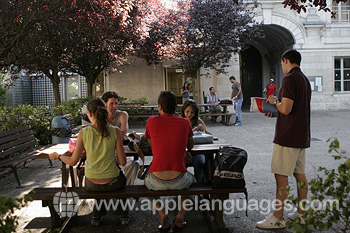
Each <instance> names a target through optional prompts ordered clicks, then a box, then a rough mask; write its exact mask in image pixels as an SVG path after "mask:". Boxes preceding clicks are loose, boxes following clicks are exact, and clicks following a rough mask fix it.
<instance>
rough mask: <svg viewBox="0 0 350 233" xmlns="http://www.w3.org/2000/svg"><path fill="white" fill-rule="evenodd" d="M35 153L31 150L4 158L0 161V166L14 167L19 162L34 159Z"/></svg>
mask: <svg viewBox="0 0 350 233" xmlns="http://www.w3.org/2000/svg"><path fill="white" fill-rule="evenodd" d="M35 154H36V153H34V152H33V151H32V152H29V153H26V154H21V155H18V156H15V157H12V158H9V159H6V160H4V161H1V162H0V167H2V168H7V167H16V166H17V165H18V164H21V163H23V162H25V161H27V160H29V159H34V158H35Z"/></svg>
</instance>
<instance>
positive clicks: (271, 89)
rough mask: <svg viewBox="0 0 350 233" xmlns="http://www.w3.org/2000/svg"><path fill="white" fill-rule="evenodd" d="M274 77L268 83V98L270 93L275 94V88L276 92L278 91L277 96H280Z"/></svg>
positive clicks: (266, 93)
mask: <svg viewBox="0 0 350 233" xmlns="http://www.w3.org/2000/svg"><path fill="white" fill-rule="evenodd" d="M273 81H274V80H273V79H270V83H269V84H267V85H266V88H265V90H266V92H265V95H266V98H269V96H270V95H272V96H274V95H275V90H276V93H277V96H278V90H277V87H276V85H275V84H274V83H273Z"/></svg>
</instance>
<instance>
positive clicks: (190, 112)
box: [181, 99, 211, 184]
mask: <svg viewBox="0 0 350 233" xmlns="http://www.w3.org/2000/svg"><path fill="white" fill-rule="evenodd" d="M198 114H199V108H198V106H197V104H196V102H195V101H194V100H191V99H190V100H186V101H185V103H184V105H183V106H182V108H181V116H182V117H184V118H187V119H188V120H189V121H190V123H191V126H192V130H197V131H205V133H207V134H211V133H210V132H209V131H208V129H207V126H206V125H205V123H204V122H203V121H202V120H201V119H200V118H199V116H198ZM187 165H189V164H187ZM192 165H193V167H194V176H195V177H196V180H197V182H198V183H200V184H201V183H204V171H205V155H204V154H197V155H192Z"/></svg>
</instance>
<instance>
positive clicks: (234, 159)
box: [212, 146, 248, 188]
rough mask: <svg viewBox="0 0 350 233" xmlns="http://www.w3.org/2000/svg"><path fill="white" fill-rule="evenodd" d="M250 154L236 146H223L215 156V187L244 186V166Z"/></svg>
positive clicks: (213, 181)
mask: <svg viewBox="0 0 350 233" xmlns="http://www.w3.org/2000/svg"><path fill="white" fill-rule="evenodd" d="M247 158H248V154H247V152H246V151H245V150H243V149H240V148H236V147H228V146H225V147H221V148H220V149H219V152H218V153H217V155H216V157H215V165H216V168H215V172H214V176H213V180H212V186H213V187H214V188H244V187H245V181H244V175H243V168H244V166H245V164H246V163H247Z"/></svg>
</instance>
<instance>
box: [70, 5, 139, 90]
mask: <svg viewBox="0 0 350 233" xmlns="http://www.w3.org/2000/svg"><path fill="white" fill-rule="evenodd" d="M142 4H144V1H143V0H130V1H82V2H80V3H79V5H77V6H76V8H77V15H76V16H75V22H76V24H75V25H76V27H74V29H73V30H74V33H75V35H76V36H75V38H74V41H75V42H74V43H73V44H74V47H72V48H71V49H72V53H71V54H70V57H69V61H68V62H69V63H70V64H71V68H70V70H71V71H73V72H75V73H78V74H80V75H82V76H85V78H86V81H87V84H88V94H89V95H92V85H93V84H94V83H95V80H96V79H97V77H98V76H99V74H100V73H101V72H102V71H103V70H104V69H106V68H108V67H114V66H117V65H121V64H123V63H124V62H125V61H126V59H127V56H128V55H129V54H130V52H131V51H132V42H133V41H137V39H138V36H137V35H136V32H137V28H138V26H139V23H140V18H141V11H140V10H139V7H140V6H142ZM87 22H88V23H87Z"/></svg>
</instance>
